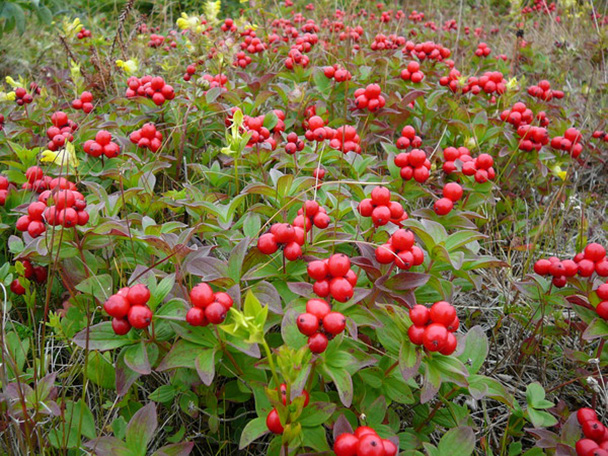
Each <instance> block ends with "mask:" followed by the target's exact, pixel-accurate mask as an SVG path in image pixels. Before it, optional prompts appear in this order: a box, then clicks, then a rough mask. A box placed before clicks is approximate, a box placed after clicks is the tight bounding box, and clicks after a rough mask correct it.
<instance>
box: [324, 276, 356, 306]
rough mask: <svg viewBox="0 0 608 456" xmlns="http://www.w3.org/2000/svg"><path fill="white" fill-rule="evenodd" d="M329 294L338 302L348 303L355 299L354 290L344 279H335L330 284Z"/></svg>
mask: <svg viewBox="0 0 608 456" xmlns="http://www.w3.org/2000/svg"><path fill="white" fill-rule="evenodd" d="M329 292H330V294H331V296H332V297H333V298H334V299H335V300H336V301H338V302H346V301H348V300H349V299H350V298H352V297H353V294H354V289H353V286H352V285H351V283H350V282H349V281H348V280H347V279H346V278H344V277H334V278H333V279H331V280H330V282H329Z"/></svg>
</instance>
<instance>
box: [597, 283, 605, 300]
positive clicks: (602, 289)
mask: <svg viewBox="0 0 608 456" xmlns="http://www.w3.org/2000/svg"><path fill="white" fill-rule="evenodd" d="M595 292H596V293H597V296H598V297H599V298H600V299H603V300H608V283H603V284H601V285H600V286H599V287H597V290H595Z"/></svg>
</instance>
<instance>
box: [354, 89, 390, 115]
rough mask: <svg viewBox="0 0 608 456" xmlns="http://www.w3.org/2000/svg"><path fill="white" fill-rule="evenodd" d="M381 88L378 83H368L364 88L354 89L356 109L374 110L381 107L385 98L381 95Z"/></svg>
mask: <svg viewBox="0 0 608 456" xmlns="http://www.w3.org/2000/svg"><path fill="white" fill-rule="evenodd" d="M381 93H382V89H381V88H380V86H379V85H378V84H369V85H368V86H367V87H366V88H365V89H363V88H361V89H357V90H355V106H356V108H357V109H365V108H367V110H368V111H369V112H376V111H378V109H380V108H383V107H384V105H385V104H386V100H385V99H384V97H383V96H382V95H381Z"/></svg>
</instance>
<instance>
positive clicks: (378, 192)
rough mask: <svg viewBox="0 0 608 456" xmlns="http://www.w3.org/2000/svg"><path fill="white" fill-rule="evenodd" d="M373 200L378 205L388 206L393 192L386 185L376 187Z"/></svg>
mask: <svg viewBox="0 0 608 456" xmlns="http://www.w3.org/2000/svg"><path fill="white" fill-rule="evenodd" d="M371 200H372V202H373V203H374V204H375V205H376V206H388V205H389V203H390V202H391V192H390V190H389V189H388V188H386V187H376V188H374V189H373V190H372V195H371Z"/></svg>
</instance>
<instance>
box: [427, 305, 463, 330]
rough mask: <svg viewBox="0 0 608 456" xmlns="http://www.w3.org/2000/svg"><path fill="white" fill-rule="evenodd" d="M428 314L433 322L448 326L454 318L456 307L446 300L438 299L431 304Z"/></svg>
mask: <svg viewBox="0 0 608 456" xmlns="http://www.w3.org/2000/svg"><path fill="white" fill-rule="evenodd" d="M429 315H430V317H431V320H432V321H433V323H439V324H442V325H443V326H448V325H449V324H450V323H452V322H453V321H454V318H456V309H455V308H454V306H452V304H450V303H449V302H446V301H438V302H436V303H435V304H433V305H432V306H431V309H430V312H429Z"/></svg>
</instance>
